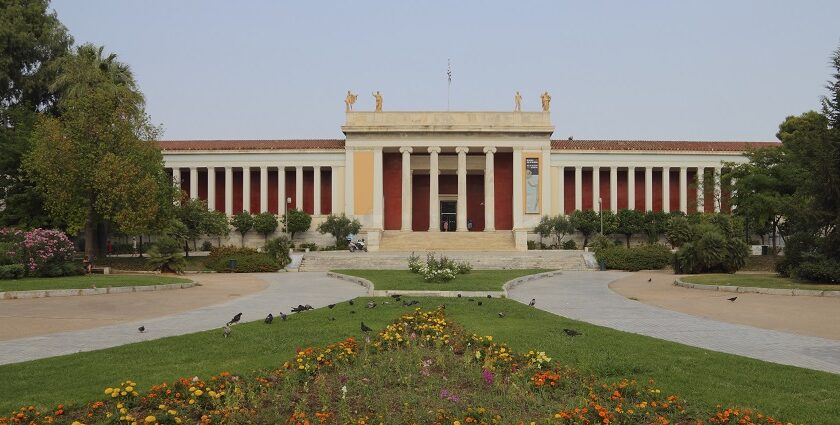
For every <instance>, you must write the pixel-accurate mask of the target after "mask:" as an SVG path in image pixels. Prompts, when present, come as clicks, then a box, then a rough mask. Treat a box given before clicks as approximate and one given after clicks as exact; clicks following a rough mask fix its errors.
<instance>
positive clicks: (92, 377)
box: [0, 298, 840, 424]
mask: <svg viewBox="0 0 840 425" xmlns="http://www.w3.org/2000/svg"><path fill="white" fill-rule="evenodd" d="M368 300H369V299H368V298H359V299H357V301H356V305H355V306H353V307H351V306H349V305H348V304H347V303H341V304H340V305H337V306H336V307H335V309H332V310H330V309H326V308H323V309H318V310H315V311H310V312H306V313H302V314H299V315H291V316H290V318H289V320H288V321H286V322H282V321H278V320H275V323H274V324H273V325H271V326H267V325H264V324H263V323H262V322H261V321H257V322H251V323H245V324H242V325H238V326H235V327H234V329H233V334H232V336H231V337H230V338H228V339H224V338H223V337H222V333H221V330H213V331H208V332H200V333H195V334H190V335H184V336H179V337H171V338H164V339H160V340H156V341H149V342H143V343H137V344H130V345H125V346H121V347H115V348H111V349H106V350H99V351H95V352H88V353H78V354H73V355H67V356H61V357H55V358H51V359H43V360H36V361H30V362H25V363H18V364H13V365H4V366H0V377H2V382H3V385H0V412H3V413H6V412H9V411H10V410H11V409H14V408H17V407H19V406H21V405H29V404H32V403H35V404H36V405H42V406H48V405H54V404H56V403H61V402H63V403H65V404H70V403H74V402H75V403H80V402H87V401H91V400H94V399H97V398H99V397H102V390H103V389H104V388H105V387H107V386H113V385H115V384H119V383H120V382H121V381H124V380H126V379H132V380H135V381H137V382H138V386H139V387H140V388H141V389H142V390H146V389H148V388H149V387H150V386H151V385H153V384H156V383H160V382H163V381H172V380H174V379H176V378H178V377H192V376H195V375H198V376H200V377H204V378H207V377H209V376H210V375H211V374H217V373H219V372H222V371H229V372H232V373H238V374H243V375H249V376H250V375H252V374H253V372H254V371H256V370H259V369H264V368H276V367H278V366H280V365H281V364H282V363H283V362H284V361H285V360H288V359H290V358H292V357H293V355H294V353H295V351H296V349H297V348H302V347H307V346H310V345H324V344H326V343H329V342H335V341H339V340H341V339H343V338H345V337H347V336H356V337H360V338H361V337H362V333H361V332H360V330H359V322H360V321H364V322H365V323H366V324H367V325H369V326H371V327H372V328H374V329H380V328H382V327H384V326H385V325H386V324H388V323H390V322H391V321H392V320H393V319H395V318H396V317H398V316H399V315H400V314H401V313H402V312H405V311H406V310H407V309H405V308H404V307H402V306H400V305H399V304H398V303H394V302H392V301H390V300H389V299H387V298H378V299H376V301H377V302H378V303H379V307H377V308H375V309H366V308H364V307H363V305H364V303H365V302H367V301H368ZM419 300H420V301H421V305H420V307H422V308H426V309H428V308H434V307H435V306H437V305H439V304H441V303H445V304H446V313H447V315H448V316H449V317H450V318H451V319H454V320H456V321H458V322H459V323H461V324H462V325H463V326H465V327H466V329H467V330H469V331H472V332H475V333H477V334H480V335H493V336H494V337H495V339H496V340H497V341H501V342H507V343H509V344H510V345H511V346H512V347H513V348H514V349H517V350H522V351H525V350H530V349H535V350H540V351H546V352H547V354H548V355H549V356H551V357H552V358H553V359H554V361H555V362H560V363H562V364H567V365H570V366H572V367H574V368H577V369H580V370H583V371H585V372H589V373H593V374H596V375H597V376H599V377H601V378H602V379H603V380H604V381H606V382H610V381H617V380H619V379H621V378H624V377H627V378H636V379H638V380H642V381H643V382H646V381H647V380H648V379H649V378H652V379H654V380H656V383H657V385H658V386H659V387H660V388H661V389H662V390H663V391H664V392H668V393H672V392H673V393H676V394H679V395H680V396H682V397H684V398H685V399H687V400H688V402H689V403H690V404H691V405H692V406H695V408H700V409H703V410H704V411H708V410H711V409H713V408H714V407H715V405H717V404H723V405H739V406H742V407H752V408H756V409H759V410H761V411H762V412H764V413H766V414H770V415H773V416H775V417H777V418H779V419H784V420H786V421H791V422H794V423H807V424H832V423H837V421H836V419H837V418H838V417H840V402H838V401H840V396H838V395H837V388H840V375H834V374H829V373H823V372H816V371H811V370H807V369H800V368H795V367H789V366H781V365H777V364H772V363H766V362H762V361H758V360H751V359H747V358H744V357H739V356H734V355H729V354H721V353H717V352H712V351H707V350H702V349H698V348H693V347H688V346H685V345H680V344H676V343H672V342H666V341H661V340H657V339H654V338H648V337H644V336H639V335H635V334H630V333H624V332H619V331H615V330H611V329H607V328H602V327H598V326H594V325H589V324H585V323H581V322H576V321H573V320H569V319H566V318H562V317H559V316H555V315H553V314H550V313H546V312H543V311H541V310H537V309H534V308H529V307H527V306H525V305H523V304H520V303H517V302H515V301H511V300H506V299H499V298H494V299H491V300H488V299H486V298H485V299H482V302H483V304H484V305H483V306H478V305H477V303H476V302H469V301H468V300H467V299H465V298H461V299H458V298H419ZM386 301H389V302H390V304H385V302H386ZM351 310H353V311H355V314H351V313H350V311H351ZM500 311H503V312H505V313H506V317H504V318H499V317H498V316H497V313H498V312H500ZM275 313H276V312H275ZM246 314H247V313H246ZM263 314H264V312H259V313H254V314H253V315H252V316H250V317H249V316H247V315H246V317H245V318H244V319H246V320H251V319H257V318H259V319H262V315H263ZM254 316H259V317H254ZM329 317H335V318H336V319H337V320H336V321H329V320H327V319H328V318H329ZM563 328H574V329H577V330H579V331H581V332H583V336H580V337H575V338H570V337H567V336H565V335H564V334H563V331H562V329H563ZM362 339H363V338H362Z"/></svg>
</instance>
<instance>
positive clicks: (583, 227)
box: [569, 210, 601, 247]
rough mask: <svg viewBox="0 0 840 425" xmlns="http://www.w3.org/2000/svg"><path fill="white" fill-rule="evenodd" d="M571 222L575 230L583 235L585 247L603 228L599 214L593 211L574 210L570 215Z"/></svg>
mask: <svg viewBox="0 0 840 425" xmlns="http://www.w3.org/2000/svg"><path fill="white" fill-rule="evenodd" d="M569 222H570V223H571V224H572V226H573V227H574V228H575V230H577V231H578V232H580V233H581V234H582V235H583V246H584V247H585V246H586V245H587V244H588V243H589V237H590V236H592V234H593V233H595V232H596V231H597V230H598V229H599V228H600V227H601V220H599V218H598V213H597V212H595V211H593V210H586V211H580V210H574V211H572V214H570V215H569Z"/></svg>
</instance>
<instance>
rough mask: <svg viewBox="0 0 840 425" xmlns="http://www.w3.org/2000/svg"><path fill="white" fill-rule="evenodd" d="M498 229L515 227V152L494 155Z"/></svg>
mask: <svg viewBox="0 0 840 425" xmlns="http://www.w3.org/2000/svg"><path fill="white" fill-rule="evenodd" d="M493 171H494V174H495V179H494V185H495V192H496V193H495V195H496V197H495V198H496V199H495V205H494V207H495V209H496V214H495V219H496V223H495V224H496V230H511V229H513V152H499V153H496V155H494V156H493Z"/></svg>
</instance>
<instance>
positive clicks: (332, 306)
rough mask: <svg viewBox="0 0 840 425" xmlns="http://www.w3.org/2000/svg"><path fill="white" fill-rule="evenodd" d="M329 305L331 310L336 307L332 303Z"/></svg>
mask: <svg viewBox="0 0 840 425" xmlns="http://www.w3.org/2000/svg"><path fill="white" fill-rule="evenodd" d="M327 307H328V308H329V309H330V310H332V309H334V308H335V304H330V305H328V306H327Z"/></svg>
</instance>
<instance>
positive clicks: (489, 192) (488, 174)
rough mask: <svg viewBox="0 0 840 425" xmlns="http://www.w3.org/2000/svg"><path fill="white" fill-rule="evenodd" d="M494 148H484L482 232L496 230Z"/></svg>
mask: <svg viewBox="0 0 840 425" xmlns="http://www.w3.org/2000/svg"><path fill="white" fill-rule="evenodd" d="M495 153H496V148H494V147H492V146H487V147H485V148H484V231H485V232H493V231H495V230H496V177H495V175H494V174H495V171H494V170H495V163H494V162H493V160H494V158H493V157H494V154H495Z"/></svg>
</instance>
